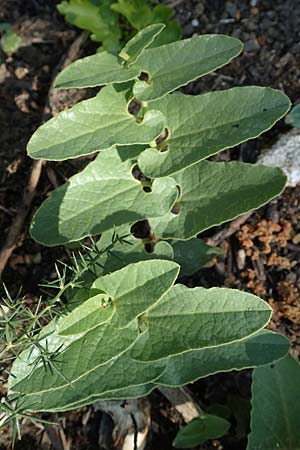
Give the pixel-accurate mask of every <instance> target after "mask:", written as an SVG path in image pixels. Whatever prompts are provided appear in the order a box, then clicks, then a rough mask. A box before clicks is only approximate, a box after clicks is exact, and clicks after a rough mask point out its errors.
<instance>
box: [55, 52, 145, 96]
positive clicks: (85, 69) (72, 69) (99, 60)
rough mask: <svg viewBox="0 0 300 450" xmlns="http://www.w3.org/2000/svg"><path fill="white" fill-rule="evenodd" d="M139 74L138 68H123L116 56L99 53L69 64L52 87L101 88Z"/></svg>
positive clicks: (121, 61) (130, 78) (128, 79)
mask: <svg viewBox="0 0 300 450" xmlns="http://www.w3.org/2000/svg"><path fill="white" fill-rule="evenodd" d="M139 74H140V69H139V68H138V67H133V66H131V67H125V66H124V61H123V60H121V59H120V58H118V57H117V56H115V55H112V54H110V53H107V52H100V53H96V54H95V55H92V56H86V57H85V58H82V59H78V60H77V61H75V62H74V63H72V64H70V65H69V66H68V67H66V68H65V69H64V70H63V71H62V72H60V74H59V75H58V76H57V78H56V80H55V83H54V86H55V87H56V88H58V89H67V88H84V87H95V86H103V85H105V84H112V83H124V82H126V81H130V80H133V79H134V78H136V77H138V76H139Z"/></svg>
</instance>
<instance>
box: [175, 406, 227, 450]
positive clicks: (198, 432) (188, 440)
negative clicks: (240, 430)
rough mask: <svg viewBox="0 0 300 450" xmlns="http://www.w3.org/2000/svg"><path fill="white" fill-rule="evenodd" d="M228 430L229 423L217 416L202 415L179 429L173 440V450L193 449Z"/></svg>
mask: <svg viewBox="0 0 300 450" xmlns="http://www.w3.org/2000/svg"><path fill="white" fill-rule="evenodd" d="M229 428H230V423H229V422H228V421H227V420H225V419H223V418H222V417H219V416H214V415H210V414H203V416H200V417H197V418H196V419H193V420H191V422H189V423H188V424H187V425H186V426H185V427H183V428H181V430H180V431H179V433H178V434H177V436H176V438H175V440H174V447H175V448H194V447H196V446H198V445H200V444H203V443H204V442H205V441H207V440H208V439H217V438H220V437H222V436H224V434H226V433H227V431H228V430H229Z"/></svg>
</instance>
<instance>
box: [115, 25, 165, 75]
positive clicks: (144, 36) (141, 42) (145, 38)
mask: <svg viewBox="0 0 300 450" xmlns="http://www.w3.org/2000/svg"><path fill="white" fill-rule="evenodd" d="M164 28H165V25H164V24H163V23H157V24H153V25H149V26H148V27H146V28H144V29H143V30H141V31H139V32H138V33H137V34H136V35H135V36H134V37H133V38H132V39H130V41H128V42H127V44H126V45H125V47H124V48H123V49H122V50H121V51H120V53H119V56H120V57H121V58H123V59H124V60H125V61H126V62H127V64H126V66H127V67H129V66H130V65H131V64H132V63H134V62H135V60H136V59H137V58H138V56H140V54H141V53H142V52H143V51H144V49H145V48H147V47H149V45H150V44H151V43H152V42H153V40H154V39H155V37H156V36H157V35H159V34H160V33H161V31H162V30H163V29H164Z"/></svg>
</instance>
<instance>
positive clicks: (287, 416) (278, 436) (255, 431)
mask: <svg viewBox="0 0 300 450" xmlns="http://www.w3.org/2000/svg"><path fill="white" fill-rule="evenodd" d="M299 380H300V366H299V363H298V362H297V361H296V360H295V359H294V358H292V357H291V356H290V355H287V356H286V357H285V358H283V359H280V360H279V361H277V362H275V363H274V364H271V365H267V366H264V367H258V368H257V369H255V370H254V373H253V385H252V412H251V430H252V431H251V433H250V435H249V440H248V446H247V450H260V449H261V450H274V449H278V450H297V449H299V448H300V426H299V424H300V422H299V417H300V405H299V398H300V381H299Z"/></svg>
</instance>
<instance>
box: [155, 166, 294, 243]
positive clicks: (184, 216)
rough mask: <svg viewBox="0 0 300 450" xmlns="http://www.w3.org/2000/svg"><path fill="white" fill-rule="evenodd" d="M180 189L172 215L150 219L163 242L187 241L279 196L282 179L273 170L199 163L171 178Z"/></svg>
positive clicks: (283, 183) (281, 173) (279, 174)
mask: <svg viewBox="0 0 300 450" xmlns="http://www.w3.org/2000/svg"><path fill="white" fill-rule="evenodd" d="M173 177H174V179H175V181H176V183H177V185H178V186H179V187H180V197H179V199H178V201H177V203H176V205H175V208H176V209H177V211H176V213H174V212H169V213H167V214H166V216H164V217H162V218H160V219H159V220H157V219H151V220H150V225H151V227H152V229H153V231H154V233H155V234H156V235H157V236H159V237H161V238H163V239H189V238H191V237H192V236H195V235H196V234H198V233H200V232H201V231H203V230H206V229H208V228H210V227H212V226H214V225H220V224H221V223H223V222H226V221H228V220H231V219H234V218H235V217H238V216H239V215H241V214H243V213H246V212H247V211H251V210H252V209H256V208H259V207H260V206H261V205H263V204H265V203H267V202H268V201H269V200H271V199H272V198H274V197H275V196H277V195H279V194H280V193H281V192H282V190H283V188H284V186H285V183H286V176H285V175H284V173H283V172H282V171H281V170H280V169H277V168H271V167H265V166H259V165H253V164H245V163H240V162H236V161H233V162H230V163H222V162H218V163H216V162H208V161H200V162H199V163H197V164H194V165H193V166H190V167H187V168H186V169H184V170H182V171H180V172H178V173H176V174H174V175H173Z"/></svg>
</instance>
